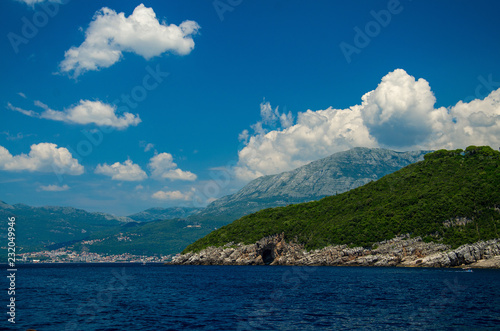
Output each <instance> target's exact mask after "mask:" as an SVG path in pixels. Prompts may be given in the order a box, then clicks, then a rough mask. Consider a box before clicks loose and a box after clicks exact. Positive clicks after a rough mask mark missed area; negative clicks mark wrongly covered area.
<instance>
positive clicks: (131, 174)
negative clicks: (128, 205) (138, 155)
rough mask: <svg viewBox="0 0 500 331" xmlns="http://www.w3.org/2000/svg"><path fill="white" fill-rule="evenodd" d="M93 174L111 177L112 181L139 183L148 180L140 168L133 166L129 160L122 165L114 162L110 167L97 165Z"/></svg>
mask: <svg viewBox="0 0 500 331" xmlns="http://www.w3.org/2000/svg"><path fill="white" fill-rule="evenodd" d="M94 173H96V174H100V175H105V176H109V177H111V179H113V180H122V181H129V182H134V181H141V180H144V179H146V178H148V175H147V174H146V172H144V170H142V169H141V167H140V166H139V165H137V164H134V163H133V162H132V161H131V160H127V161H125V162H124V163H120V162H116V163H113V164H112V165H108V164H106V163H104V164H102V165H101V164H98V165H97V167H96V169H95V171H94Z"/></svg>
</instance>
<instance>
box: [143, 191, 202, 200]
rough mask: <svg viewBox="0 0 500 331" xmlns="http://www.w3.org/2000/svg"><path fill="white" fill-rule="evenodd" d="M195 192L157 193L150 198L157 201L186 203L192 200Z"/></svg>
mask: <svg viewBox="0 0 500 331" xmlns="http://www.w3.org/2000/svg"><path fill="white" fill-rule="evenodd" d="M194 192H195V190H194V189H191V191H189V192H186V193H182V192H181V191H157V192H155V193H153V195H151V197H152V198H154V199H157V200H183V201H188V200H191V199H192V198H193V194H194Z"/></svg>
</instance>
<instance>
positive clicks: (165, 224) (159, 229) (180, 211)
mask: <svg viewBox="0 0 500 331" xmlns="http://www.w3.org/2000/svg"><path fill="white" fill-rule="evenodd" d="M426 153H427V151H416V152H395V151H390V150H386V149H369V148H354V149H352V150H349V151H346V152H340V153H336V154H333V155H331V156H329V157H327V158H324V159H321V160H318V161H314V162H311V163H310V164H307V165H305V166H303V167H300V168H297V169H295V170H292V171H288V172H284V173H281V174H277V175H272V176H264V177H261V178H257V179H255V180H253V181H252V182H250V183H249V184H248V185H246V186H245V187H244V188H243V189H241V190H240V191H239V192H237V193H235V194H233V195H229V196H226V197H223V198H221V199H219V200H216V201H214V202H213V203H211V204H210V205H209V206H207V208H205V209H203V210H200V209H196V208H181V207H179V208H167V209H163V208H151V209H148V210H145V211H143V212H140V213H137V214H133V215H130V216H128V217H115V216H112V215H109V214H103V213H88V212H85V211H83V210H79V209H75V208H68V207H65V208H63V207H39V208H34V207H29V206H26V205H14V206H10V205H8V204H5V203H0V217H1V216H2V215H8V214H9V213H10V214H13V215H16V216H17V217H18V222H17V225H18V228H19V231H20V233H19V238H18V246H19V247H22V246H25V248H26V249H40V248H44V247H60V246H61V245H65V244H66V246H68V245H73V244H74V243H76V242H77V241H79V240H84V239H92V240H93V239H99V240H100V239H103V240H101V241H95V243H94V244H92V245H91V246H88V247H86V249H89V251H91V252H96V253H109V254H119V253H123V252H135V253H136V254H141V255H142V254H144V255H149V254H165V255H167V254H172V253H178V252H180V251H181V250H182V249H183V248H185V247H186V246H187V245H189V244H191V243H193V242H194V241H196V240H197V239H199V238H201V237H203V236H205V235H206V234H208V233H210V232H211V231H213V230H214V229H215V228H219V227H221V226H224V225H226V224H229V223H230V222H232V221H233V220H236V219H238V218H240V217H241V216H243V215H247V214H250V213H252V212H255V211H258V210H261V209H265V208H269V207H276V206H285V205H288V204H294V203H300V202H304V201H311V200H317V199H320V198H322V197H324V196H327V195H334V194H337V193H341V192H345V191H347V190H350V189H352V188H355V187H358V186H361V185H363V184H366V183H368V182H370V181H373V180H376V179H378V178H380V177H382V176H384V175H386V174H389V173H392V172H394V171H396V170H398V169H400V168H402V167H404V166H406V165H408V164H410V163H414V162H417V161H418V160H422V159H423V156H424V155H425V154H426ZM10 214H9V215H10ZM137 222H140V223H137ZM146 222H147V223H146ZM21 224H23V225H21ZM0 228H1V227H0ZM3 233H6V231H4V232H3ZM123 236H125V237H127V238H128V239H127V240H122V239H121V238H123ZM73 247H75V249H78V248H79V247H82V245H81V244H74V245H73Z"/></svg>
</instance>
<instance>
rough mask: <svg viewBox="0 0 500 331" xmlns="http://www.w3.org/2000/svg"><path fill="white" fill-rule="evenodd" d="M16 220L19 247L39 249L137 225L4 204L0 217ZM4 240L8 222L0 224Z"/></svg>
mask: <svg viewBox="0 0 500 331" xmlns="http://www.w3.org/2000/svg"><path fill="white" fill-rule="evenodd" d="M11 216H15V217H16V240H17V245H18V246H19V247H24V248H25V249H37V248H42V247H44V246H50V245H53V244H57V243H62V242H68V241H75V240H82V239H85V238H87V237H88V236H90V235H92V234H93V233H96V232H100V231H107V230H110V229H113V228H119V227H120V226H121V225H123V224H126V223H129V222H134V220H132V219H131V218H128V217H121V216H113V215H111V214H106V213H100V212H88V211H85V210H83V209H77V208H73V207H58V206H43V207H31V206H28V205H25V204H21V203H18V204H14V205H9V204H7V203H5V202H4V201H0V218H1V219H7V218H8V217H11ZM0 229H1V230H2V234H1V235H0V237H1V238H5V237H6V235H7V231H6V229H7V222H2V223H0Z"/></svg>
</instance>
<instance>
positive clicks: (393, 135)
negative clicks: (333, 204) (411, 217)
mask: <svg viewBox="0 0 500 331" xmlns="http://www.w3.org/2000/svg"><path fill="white" fill-rule="evenodd" d="M361 101H362V102H361V104H359V105H354V106H351V107H349V108H347V109H334V108H332V107H330V108H328V109H325V110H317V111H312V110H307V111H306V112H302V113H298V115H297V120H296V121H294V120H293V118H291V116H289V115H288V114H287V115H286V116H283V114H279V112H278V111H277V108H276V110H273V109H272V107H271V106H270V104H269V103H263V104H261V117H262V120H261V121H259V122H257V123H256V124H254V125H253V126H252V129H253V133H252V134H250V132H249V131H248V130H244V131H243V132H242V133H241V134H240V135H239V137H238V138H239V139H240V140H241V141H243V142H244V143H245V147H243V148H242V149H241V150H240V151H239V152H238V157H239V160H238V165H237V166H236V167H235V169H234V170H235V173H236V175H237V177H238V178H240V179H242V180H250V179H253V178H256V177H259V176H262V175H268V174H274V173H279V172H282V171H287V170H291V169H294V168H296V167H299V166H302V165H304V164H306V163H309V162H311V161H313V160H317V159H320V158H323V157H326V156H328V155H331V154H333V153H335V152H339V151H343V150H347V149H350V148H352V147H357V146H364V147H386V148H392V149H395V150H411V149H439V148H464V147H467V146H469V145H490V146H493V147H494V148H496V147H498V146H499V145H500V89H498V90H495V91H492V92H491V93H490V94H489V95H488V96H487V97H486V98H484V99H483V100H480V99H475V100H472V101H470V102H462V101H460V102H458V103H457V104H456V105H454V106H450V107H447V108H445V107H440V108H435V103H436V98H435V96H434V93H433V92H432V90H431V88H430V86H429V83H428V82H427V81H426V80H425V79H423V78H420V79H418V80H416V79H415V78H414V77H413V76H410V75H409V74H408V73H406V71H404V70H402V69H397V70H395V71H393V72H390V73H389V74H387V75H386V76H385V77H383V78H382V81H381V82H380V84H379V85H378V86H377V88H376V89H375V90H373V91H370V92H368V93H366V94H365V95H363V96H362V98H361ZM278 119H279V122H280V126H277V127H276V128H274V129H272V130H269V129H268V128H266V124H273V123H274V124H275V125H277V122H278Z"/></svg>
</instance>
